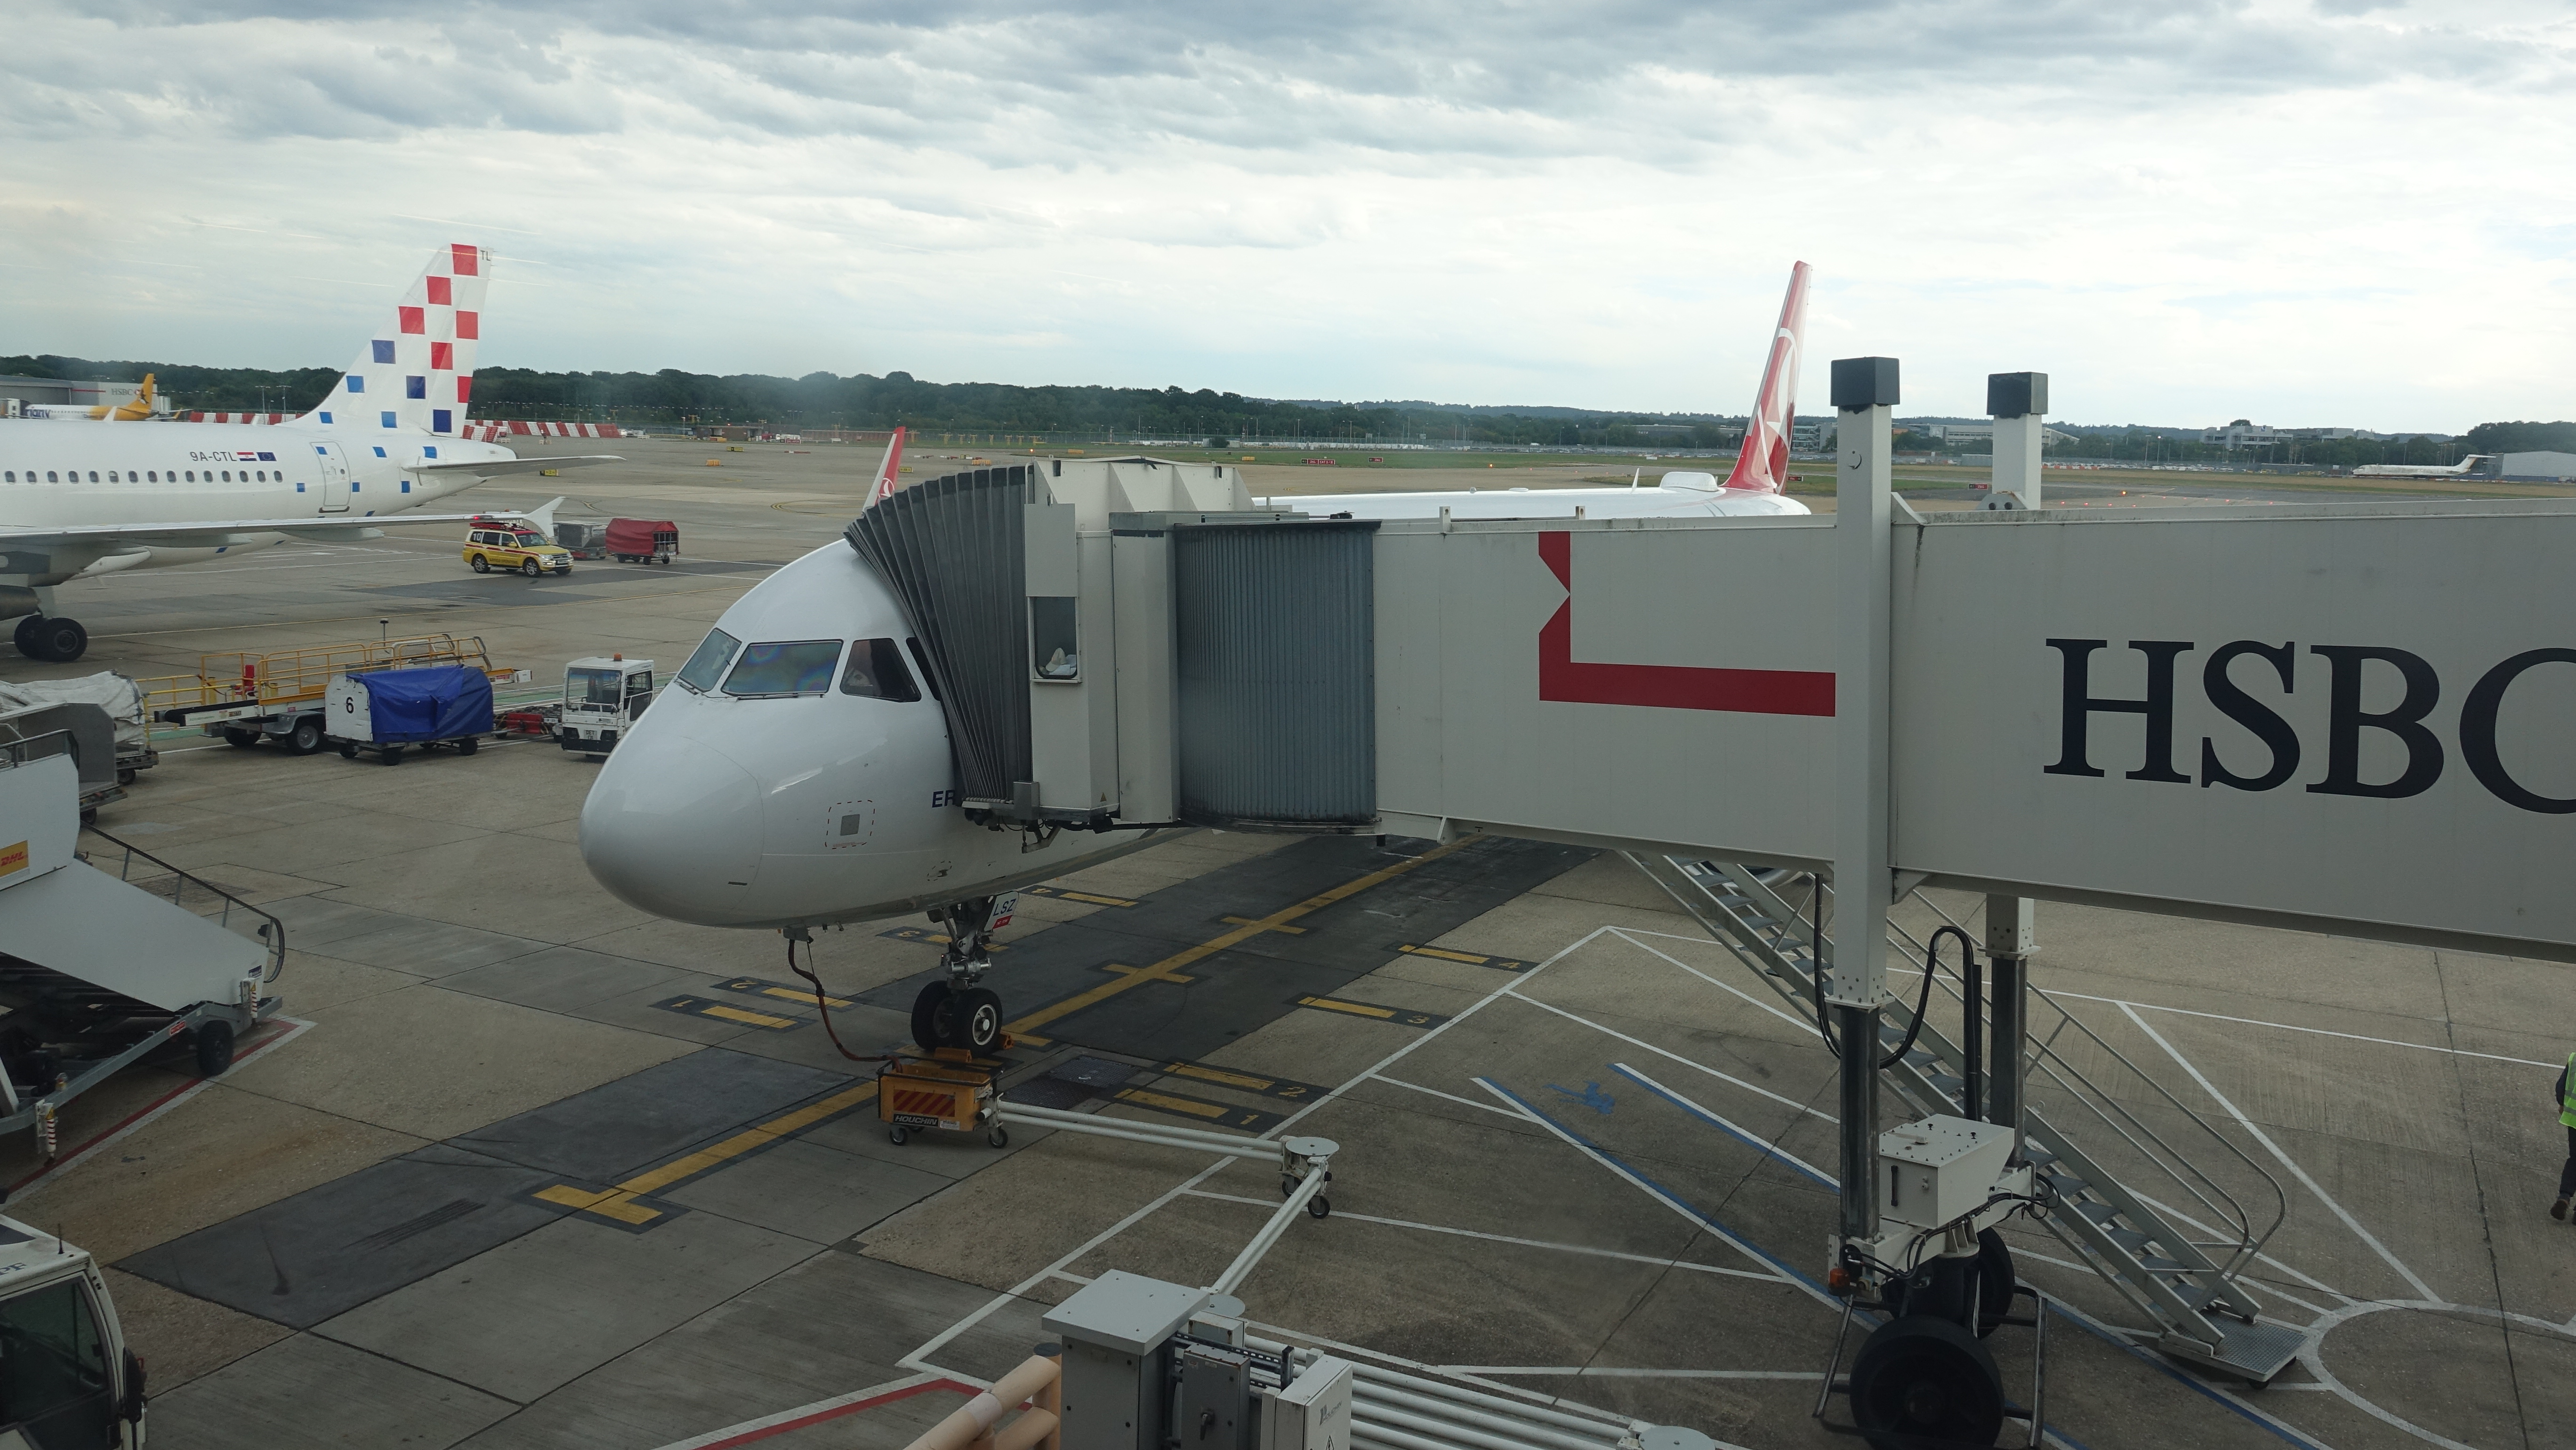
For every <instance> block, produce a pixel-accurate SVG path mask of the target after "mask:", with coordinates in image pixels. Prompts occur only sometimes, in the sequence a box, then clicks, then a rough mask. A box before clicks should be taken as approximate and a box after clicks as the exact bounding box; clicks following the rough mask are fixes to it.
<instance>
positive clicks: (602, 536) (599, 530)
mask: <svg viewBox="0 0 2576 1450" xmlns="http://www.w3.org/2000/svg"><path fill="white" fill-rule="evenodd" d="M554 533H555V543H556V544H558V545H560V546H561V547H562V548H564V549H565V550H566V551H568V552H569V553H571V555H572V556H573V557H574V558H576V559H605V558H607V557H608V525H607V524H605V523H601V522H599V521H598V520H595V519H564V520H561V521H559V522H558V523H556V525H555V529H554Z"/></svg>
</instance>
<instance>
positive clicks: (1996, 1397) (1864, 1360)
mask: <svg viewBox="0 0 2576 1450" xmlns="http://www.w3.org/2000/svg"><path fill="white" fill-rule="evenodd" d="M1851 1408H1852V1419H1853V1421H1854V1422H1855V1423H1857V1424H1858V1425H1859V1427H1860V1432H1861V1436H1862V1438H1864V1439H1866V1440H1868V1441H1869V1443H1870V1444H1871V1445H1872V1446H1874V1447H1876V1450H1921V1447H1923V1446H1926V1445H1933V1444H1954V1445H1992V1444H1993V1443H1995V1438H1996V1437H1997V1436H1999V1435H2001V1434H2002V1433H2003V1429H2004V1382H2003V1375H2002V1374H2001V1373H2000V1372H1999V1371H1997V1370H1996V1368H1995V1358H1994V1356H1993V1355H1991V1354H1988V1353H1987V1352H1986V1347H1985V1346H1984V1345H1983V1344H1980V1343H1978V1342H1977V1338H1976V1336H1975V1335H1973V1334H1970V1333H1969V1332H1968V1331H1967V1330H1965V1329H1962V1328H1960V1327H1959V1326H1958V1325H1956V1324H1953V1323H1951V1322H1950V1321H1949V1320H1947V1319H1941V1318H1937V1317H1935V1316H1933V1315H1930V1314H1908V1315H1904V1316H1902V1317H1901V1318H1896V1319H1891V1320H1889V1321H1887V1322H1886V1323H1885V1324H1882V1325H1880V1326H1879V1327H1878V1328H1877V1329H1876V1330H1874V1331H1872V1333H1871V1334H1870V1336H1869V1339H1868V1341H1867V1342H1866V1343H1864V1344H1862V1345H1861V1347H1860V1357H1859V1358H1857V1359H1855V1360H1853V1361H1852V1370H1851Z"/></svg>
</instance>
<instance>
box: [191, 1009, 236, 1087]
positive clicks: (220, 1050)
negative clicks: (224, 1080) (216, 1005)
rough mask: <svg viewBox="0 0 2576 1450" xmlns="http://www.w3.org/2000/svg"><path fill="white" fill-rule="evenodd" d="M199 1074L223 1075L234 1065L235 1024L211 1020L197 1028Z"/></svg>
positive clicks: (206, 1075)
mask: <svg viewBox="0 0 2576 1450" xmlns="http://www.w3.org/2000/svg"><path fill="white" fill-rule="evenodd" d="M196 1035H197V1076H199V1077H222V1076H223V1075H224V1070H225V1069H226V1068H229V1067H231V1066H232V1065H233V1025H232V1024H231V1023H229V1022H209V1023H206V1024H205V1025H204V1026H202V1027H199V1028H198V1029H197V1034H196Z"/></svg>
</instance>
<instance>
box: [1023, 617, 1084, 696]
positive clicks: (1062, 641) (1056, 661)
mask: <svg viewBox="0 0 2576 1450" xmlns="http://www.w3.org/2000/svg"><path fill="white" fill-rule="evenodd" d="M1029 668H1031V669H1033V670H1035V671H1037V676H1038V678H1039V679H1041V680H1079V679H1081V678H1082V640H1081V638H1080V636H1079V635H1078V634H1077V633H1076V631H1075V628H1074V601H1073V600H1072V599H1070V598H1042V599H1031V600H1030V601H1029Z"/></svg>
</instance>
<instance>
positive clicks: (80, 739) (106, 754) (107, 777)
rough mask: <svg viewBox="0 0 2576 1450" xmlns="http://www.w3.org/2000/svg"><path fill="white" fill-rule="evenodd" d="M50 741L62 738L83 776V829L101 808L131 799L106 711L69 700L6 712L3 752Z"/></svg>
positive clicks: (1, 726) (0, 714) (0, 719)
mask: <svg viewBox="0 0 2576 1450" xmlns="http://www.w3.org/2000/svg"><path fill="white" fill-rule="evenodd" d="M47 737H60V738H61V741H62V746H61V749H62V751H63V753H65V754H67V755H69V756H70V757H71V760H72V765H73V768H74V769H75V770H76V771H78V773H79V791H80V818H81V821H82V823H83V824H87V823H88V822H90V821H94V820H97V819H98V808H99V807H100V806H103V805H106V804H107V803H108V802H109V801H121V800H123V799H125V781H126V779H127V776H126V773H125V771H124V769H123V766H122V763H121V762H120V761H119V760H118V759H117V748H116V722H115V721H114V720H113V719H112V718H110V717H109V715H108V713H107V711H106V710H104V709H102V708H100V707H99V706H97V705H92V704H88V703H86V702H83V701H76V700H67V701H63V702H62V703H59V704H53V705H32V706H29V707H27V708H25V709H22V710H6V711H0V749H8V748H11V747H13V746H18V745H21V744H23V743H24V742H26V741H30V740H36V739H40V738H47ZM0 845H6V843H5V842H0Z"/></svg>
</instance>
